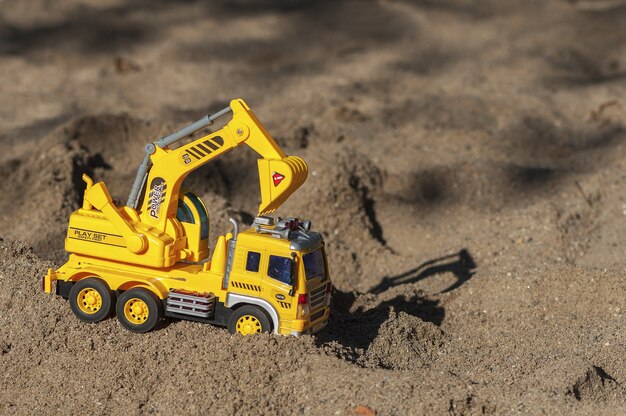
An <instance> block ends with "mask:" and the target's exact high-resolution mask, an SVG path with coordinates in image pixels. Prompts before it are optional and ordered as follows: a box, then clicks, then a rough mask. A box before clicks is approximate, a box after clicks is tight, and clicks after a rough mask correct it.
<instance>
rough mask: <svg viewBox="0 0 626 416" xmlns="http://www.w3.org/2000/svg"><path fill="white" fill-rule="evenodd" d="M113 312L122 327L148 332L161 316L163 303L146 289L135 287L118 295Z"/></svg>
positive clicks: (132, 330) (133, 330)
mask: <svg viewBox="0 0 626 416" xmlns="http://www.w3.org/2000/svg"><path fill="white" fill-rule="evenodd" d="M115 312H116V314H117V319H118V320H119V321H120V323H121V324H122V326H123V327H124V328H126V329H128V330H129V331H131V332H140V333H141V332H148V331H150V330H152V329H154V327H155V326H156V325H157V324H158V323H159V321H160V320H161V318H163V304H162V303H161V300H160V299H159V298H158V297H157V296H156V295H155V294H154V293H152V292H151V291H149V290H148V289H144V288H141V287H136V288H133V289H130V290H127V291H126V292H124V293H122V294H121V295H120V297H119V298H118V299H117V306H116V307H115Z"/></svg>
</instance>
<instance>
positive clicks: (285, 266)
mask: <svg viewBox="0 0 626 416" xmlns="http://www.w3.org/2000/svg"><path fill="white" fill-rule="evenodd" d="M291 262H292V260H291V258H289V257H283V256H277V255H273V254H269V255H267V268H266V270H265V273H264V278H263V280H264V287H265V290H266V294H267V299H268V300H269V301H270V302H272V303H273V304H274V307H275V308H276V310H277V311H279V313H280V314H281V315H283V316H284V315H293V314H295V310H296V304H295V303H294V297H293V296H291V295H290V294H289V292H290V290H291V288H292V285H293V281H294V279H295V276H292V273H295V271H293V270H292V265H291Z"/></svg>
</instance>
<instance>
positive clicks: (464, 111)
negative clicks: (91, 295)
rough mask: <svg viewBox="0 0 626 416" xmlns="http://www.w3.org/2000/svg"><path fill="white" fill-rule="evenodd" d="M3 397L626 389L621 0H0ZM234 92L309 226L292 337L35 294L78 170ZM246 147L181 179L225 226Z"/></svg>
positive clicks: (243, 180)
mask: <svg viewBox="0 0 626 416" xmlns="http://www.w3.org/2000/svg"><path fill="white" fill-rule="evenodd" d="M0 6H1V7H0V39H1V40H2V42H0V81H1V82H0V91H1V97H2V100H0V143H1V144H2V152H0V177H2V181H0V238H1V241H0V283H1V284H0V368H2V375H0V413H1V414H33V413H35V414H77V413H85V412H90V413H92V414H130V415H134V414H241V415H245V414H286V415H287V414H288V415H291V414H311V415H333V414H338V415H373V414H376V415H395V414H453V415H462V414H463V415H473V414H515V413H524V414H528V413H530V414H567V415H569V414H615V415H619V414H624V413H626V360H625V358H626V329H625V325H624V324H625V321H626V319H625V312H626V301H625V299H626V268H625V266H626V261H625V260H624V258H623V252H624V251H623V247H624V245H625V244H626V237H625V236H626V232H625V231H626V218H625V215H626V186H624V179H626V166H625V157H626V100H625V99H624V97H625V93H626V58H625V56H626V26H625V25H624V24H623V22H624V19H626V4H625V3H624V2H621V1H617V0H616V1H604V0H597V1H589V0H588V1H582V0H581V1H574V0H570V1H558V0H551V1H546V2H528V1H521V0H520V1H513V0H510V1H496V0H491V1H486V0H485V1H482V0H481V1H465V0H441V1H426V0H422V1H400V0H387V1H365V0H361V1H317V2H316V1H309V0H291V1H288V0H282V1H280V0H274V1H272V0H259V1H246V0H236V1H234V0H233V1H226V0H223V1H214V2H199V1H185V2H168V1H154V0H153V1H138V0H136V1H132V2H131V1H122V0H104V1H94V0H92V1H88V0H82V1H81V0H63V1H57V2H52V3H51V2H47V1H43V0H31V1H28V2H11V1H0ZM234 97H242V98H244V99H245V100H246V101H247V102H248V104H249V105H250V106H251V107H252V109H253V111H255V113H256V114H257V116H258V117H259V118H260V119H261V120H262V121H263V122H264V124H265V125H266V127H267V128H268V130H269V131H270V132H271V133H272V134H273V135H274V136H275V138H276V139H277V141H278V142H279V143H280V144H281V146H283V147H284V149H285V151H286V152H287V153H289V154H296V155H299V156H302V157H303V158H304V159H305V160H306V161H307V162H308V164H309V168H310V172H309V178H308V180H307V182H306V184H305V185H304V186H303V187H302V188H301V189H300V190H299V191H297V192H296V193H295V194H294V195H293V196H292V198H291V199H290V200H289V201H288V202H287V203H286V204H285V205H284V206H283V207H282V208H281V209H280V210H279V212H278V214H279V215H283V216H298V217H301V218H309V219H311V220H312V222H313V227H314V228H315V229H317V230H320V231H321V232H322V233H323V234H324V237H325V239H326V241H327V245H328V250H327V251H328V253H329V264H330V266H329V267H330V270H331V274H332V279H333V282H334V284H335V293H334V295H333V296H334V297H333V304H332V307H333V310H332V314H331V319H330V322H329V325H328V327H327V328H326V329H325V330H324V331H322V332H320V333H318V334H316V335H315V336H304V337H301V338H295V337H276V336H270V335H261V336H255V337H247V338H244V337H241V336H231V335H230V334H228V332H227V331H226V330H225V329H222V328H217V327H213V326H210V325H205V324H200V323H193V322H186V321H169V322H168V324H167V325H166V326H165V327H163V328H161V329H159V330H158V331H154V332H151V333H148V334H143V335H137V334H131V333H129V332H128V331H125V330H124V329H123V328H122V327H121V326H120V324H119V323H118V322H117V320H115V319H108V320H106V321H104V322H101V323H99V324H95V325H89V324H84V323H82V322H80V321H78V320H77V319H76V318H75V317H74V316H73V315H72V313H71V311H70V308H69V305H68V304H67V302H66V301H64V300H63V299H61V298H57V297H54V296H47V295H45V294H43V293H42V292H41V288H40V279H41V276H42V275H43V274H45V272H46V270H47V269H48V268H49V267H58V266H60V265H61V264H62V263H63V262H64V260H65V259H66V256H67V254H66V253H65V251H64V250H63V237H64V234H65V232H66V226H67V218H68V216H69V214H70V213H71V212H72V211H73V210H75V209H76V208H77V207H78V206H79V205H80V204H81V201H82V191H83V189H84V184H83V182H82V181H81V179H80V178H81V175H82V174H83V173H85V172H86V173H88V174H90V175H91V176H92V177H94V179H96V180H98V181H101V180H102V181H105V182H106V183H107V185H108V187H109V189H110V190H111V192H112V194H113V196H114V197H115V198H118V199H120V200H122V201H125V199H126V197H127V195H128V191H129V190H130V185H131V182H132V179H133V176H134V173H135V170H136V167H137V165H138V163H139V161H140V160H141V157H142V147H143V145H144V144H145V143H146V142H148V141H152V140H155V139H156V138H158V137H159V136H161V135H163V134H166V133H168V132H171V131H174V130H176V129H177V128H180V127H182V126H184V125H186V124H187V123H189V122H191V121H194V120H196V119H198V118H200V117H202V116H203V115H204V114H206V113H210V112H214V111H217V110H219V109H220V108H222V107H223V106H225V105H226V104H227V103H228V101H229V100H230V99H231V98H234ZM254 160H255V155H254V153H253V152H252V151H250V150H247V149H242V150H240V151H239V150H238V151H235V152H233V153H231V154H229V155H227V156H225V157H223V158H222V159H220V160H218V161H216V162H215V163H212V164H210V165H209V166H206V167H205V168H202V169H200V170H198V171H197V172H195V173H194V174H193V175H191V176H190V177H189V178H188V179H187V180H186V182H185V186H186V187H189V188H191V189H194V191H195V192H196V193H198V194H199V195H201V196H202V198H203V200H204V201H205V202H206V203H207V205H208V207H209V211H210V214H211V216H212V218H211V219H212V228H211V236H212V237H211V241H212V242H214V241H215V238H216V237H217V235H219V234H220V233H223V232H225V231H226V230H228V229H229V225H228V218H229V217H231V216H232V217H235V218H237V219H238V220H239V221H241V222H243V223H249V222H250V221H251V219H252V218H253V216H254V215H255V213H256V207H257V206H258V205H257V204H258V189H257V186H258V185H257V183H258V181H257V178H256V169H255V162H254Z"/></svg>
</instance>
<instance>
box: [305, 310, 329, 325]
mask: <svg viewBox="0 0 626 416" xmlns="http://www.w3.org/2000/svg"><path fill="white" fill-rule="evenodd" d="M325 310H326V309H325V308H322V309H320V310H319V311H317V312H315V313H313V314H311V317H310V319H309V320H310V322H315V321H317V320H318V319H320V318H321V317H322V316H324V311H325Z"/></svg>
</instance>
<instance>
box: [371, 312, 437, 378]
mask: <svg viewBox="0 0 626 416" xmlns="http://www.w3.org/2000/svg"><path fill="white" fill-rule="evenodd" d="M443 342H444V335H443V332H442V331H441V329H439V328H438V327H437V326H436V325H434V324H432V323H430V322H424V321H422V320H421V319H419V318H417V317H415V316H411V315H409V314H406V313H404V312H399V313H396V311H395V310H393V309H391V310H390V311H389V319H387V320H386V321H385V322H383V323H382V325H381V326H380V328H379V330H378V335H376V338H374V340H373V341H372V343H371V344H370V346H369V348H368V349H367V352H366V358H365V363H366V365H367V366H373V367H381V368H388V369H392V370H403V371H409V370H414V369H416V368H419V367H428V366H430V365H431V364H432V363H433V362H434V361H435V359H436V357H437V352H438V351H439V349H440V348H441V347H442V346H443Z"/></svg>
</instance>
